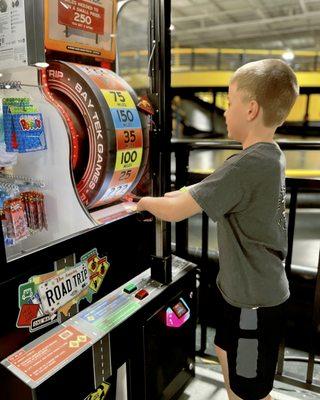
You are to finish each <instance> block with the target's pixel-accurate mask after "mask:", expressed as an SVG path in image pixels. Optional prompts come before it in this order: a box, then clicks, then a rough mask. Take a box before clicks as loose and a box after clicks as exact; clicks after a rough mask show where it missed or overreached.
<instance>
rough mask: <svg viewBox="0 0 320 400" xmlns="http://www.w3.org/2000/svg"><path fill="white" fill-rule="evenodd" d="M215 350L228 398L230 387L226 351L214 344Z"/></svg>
mask: <svg viewBox="0 0 320 400" xmlns="http://www.w3.org/2000/svg"><path fill="white" fill-rule="evenodd" d="M215 350H216V355H217V357H218V359H219V363H220V365H221V369H222V374H223V379H224V384H225V387H226V390H227V393H228V397H229V399H230V396H231V389H230V384H229V369H228V358H227V352H226V351H225V350H223V349H221V348H220V347H219V346H217V345H215Z"/></svg>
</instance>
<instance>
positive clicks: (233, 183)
mask: <svg viewBox="0 0 320 400" xmlns="http://www.w3.org/2000/svg"><path fill="white" fill-rule="evenodd" d="M298 92H299V88H298V83H297V79H296V76H295V74H294V72H293V71H292V69H291V68H290V67H289V66H288V65H287V64H285V63H284V62H282V61H280V60H275V59H267V60H261V61H257V62H252V63H248V64H246V65H244V66H242V67H241V68H239V69H238V70H237V71H236V72H235V74H234V75H233V76H232V78H231V82H230V86H229V93H228V98H229V108H228V109H227V111H226V112H225V119H226V123H227V128H228V136H229V137H230V138H231V139H234V140H237V141H239V142H241V144H242V147H243V151H242V152H240V153H239V154H236V155H233V156H232V157H230V158H228V159H227V160H226V161H225V162H224V164H223V165H222V166H221V167H219V168H218V169H217V170H216V171H215V172H214V173H213V174H212V175H210V176H209V177H207V178H206V179H204V180H203V181H202V182H200V183H198V184H196V185H193V186H191V187H189V188H187V190H185V191H183V192H182V191H175V192H171V193H166V195H165V196H164V197H160V198H152V197H145V198H142V199H141V200H140V201H139V203H138V204H137V210H138V211H142V210H147V211H149V212H150V213H152V214H154V215H155V216H156V217H157V218H160V219H163V220H165V221H180V220H182V219H184V218H188V217H190V216H192V215H194V214H197V213H199V212H201V211H202V210H203V211H205V212H206V213H207V214H208V216H209V217H210V218H211V219H212V220H214V221H217V223H218V242H219V259H220V271H219V274H218V277H217V286H218V288H219V296H220V299H219V301H220V304H219V311H220V312H219V314H220V315H219V316H218V322H217V331H216V337H215V346H216V352H217V355H218V357H219V361H220V363H221V366H222V371H223V375H224V379H225V384H226V389H227V392H228V396H229V399H232V400H234V399H239V398H240V399H243V400H260V399H266V400H270V399H271V397H270V391H271V390H272V386H273V380H274V374H275V368H276V363H277V355H278V347H279V343H280V341H281V337H282V334H283V321H284V317H285V315H284V314H285V303H286V301H287V299H288V298H289V295H290V294H289V285H288V281H287V278H286V275H285V270H284V266H283V260H284V258H285V256H286V246H287V237H286V218H285V159H284V155H283V153H282V152H281V150H280V148H279V147H278V145H277V144H276V143H275V142H274V141H273V136H274V133H275V130H276V128H277V127H278V126H280V125H281V124H282V123H283V122H284V120H285V119H286V117H287V115H288V114H289V112H290V110H291V108H292V106H293V104H294V103H295V100H296V98H297V96H298Z"/></svg>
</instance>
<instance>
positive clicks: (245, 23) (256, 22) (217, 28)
mask: <svg viewBox="0 0 320 400" xmlns="http://www.w3.org/2000/svg"><path fill="white" fill-rule="evenodd" d="M319 17H320V11H313V12H307V13H305V14H296V15H288V16H282V17H275V18H264V19H257V20H253V21H252V20H251V21H242V22H233V23H228V24H220V25H213V26H207V27H205V28H194V29H188V30H187V31H186V30H183V31H180V32H179V30H176V31H174V32H173V35H172V36H184V37H186V35H187V36H193V34H195V33H206V32H208V31H210V32H212V33H214V32H219V31H224V32H226V31H228V30H229V29H233V30H237V29H239V28H240V29H241V28H247V27H255V26H257V25H258V26H261V24H272V23H285V22H293V21H298V20H305V19H306V18H309V21H308V24H309V25H310V20H311V19H315V18H319ZM318 21H319V20H318ZM318 21H317V23H318V24H319V22H318ZM308 29H310V28H309V27H308Z"/></svg>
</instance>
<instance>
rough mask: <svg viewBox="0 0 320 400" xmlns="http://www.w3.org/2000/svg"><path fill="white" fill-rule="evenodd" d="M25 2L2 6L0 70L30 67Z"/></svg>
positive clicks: (6, 3) (4, 3)
mask: <svg viewBox="0 0 320 400" xmlns="http://www.w3.org/2000/svg"><path fill="white" fill-rule="evenodd" d="M24 3H25V2H24V0H19V1H11V0H10V1H9V0H6V1H3V2H1V4H0V70H1V69H6V68H12V67H13V66H14V67H20V66H25V65H28V60H27V35H26V20H25V8H24V7H25V4H24Z"/></svg>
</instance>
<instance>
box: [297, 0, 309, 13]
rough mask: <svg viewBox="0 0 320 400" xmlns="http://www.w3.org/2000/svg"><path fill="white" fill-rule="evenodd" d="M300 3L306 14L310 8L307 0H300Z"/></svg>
mask: <svg viewBox="0 0 320 400" xmlns="http://www.w3.org/2000/svg"><path fill="white" fill-rule="evenodd" d="M299 4H300V7H301V10H302V12H303V13H304V14H306V13H307V12H308V8H307V6H306V3H305V1H304V0H299Z"/></svg>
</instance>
